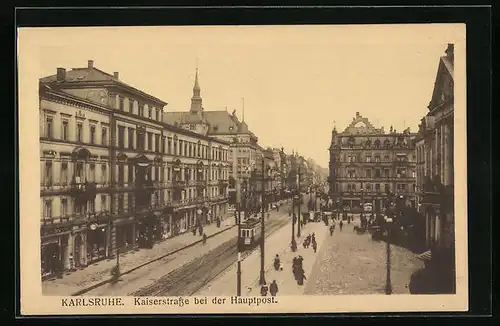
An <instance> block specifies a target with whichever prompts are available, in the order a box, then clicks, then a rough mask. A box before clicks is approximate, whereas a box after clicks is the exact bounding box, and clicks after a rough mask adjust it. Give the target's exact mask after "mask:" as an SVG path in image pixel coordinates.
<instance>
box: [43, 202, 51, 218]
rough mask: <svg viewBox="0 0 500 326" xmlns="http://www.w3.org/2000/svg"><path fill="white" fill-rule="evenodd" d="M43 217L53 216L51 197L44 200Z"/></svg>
mask: <svg viewBox="0 0 500 326" xmlns="http://www.w3.org/2000/svg"><path fill="white" fill-rule="evenodd" d="M43 217H44V218H46V219H47V218H51V217H52V200H51V199H47V200H45V201H44V205H43Z"/></svg>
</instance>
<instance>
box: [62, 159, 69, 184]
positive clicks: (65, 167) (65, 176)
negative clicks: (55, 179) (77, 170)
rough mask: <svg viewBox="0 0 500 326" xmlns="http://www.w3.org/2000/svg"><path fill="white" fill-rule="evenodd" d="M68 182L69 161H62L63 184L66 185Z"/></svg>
mask: <svg viewBox="0 0 500 326" xmlns="http://www.w3.org/2000/svg"><path fill="white" fill-rule="evenodd" d="M67 184H68V163H67V162H62V163H61V185H63V186H66V185H67Z"/></svg>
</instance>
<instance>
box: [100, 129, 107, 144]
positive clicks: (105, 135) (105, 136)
mask: <svg viewBox="0 0 500 326" xmlns="http://www.w3.org/2000/svg"><path fill="white" fill-rule="evenodd" d="M101 132H102V138H101V139H102V144H103V145H105V146H106V145H108V129H107V128H105V127H102V131H101Z"/></svg>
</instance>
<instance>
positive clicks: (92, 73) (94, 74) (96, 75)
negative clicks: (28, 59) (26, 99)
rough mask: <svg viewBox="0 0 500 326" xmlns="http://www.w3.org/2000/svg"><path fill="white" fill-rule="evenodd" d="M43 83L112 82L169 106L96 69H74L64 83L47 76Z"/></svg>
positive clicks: (43, 78)
mask: <svg viewBox="0 0 500 326" xmlns="http://www.w3.org/2000/svg"><path fill="white" fill-rule="evenodd" d="M40 82H41V83H47V84H50V83H61V84H62V83H64V84H67V85H79V84H88V83H96V82H97V83H99V82H101V83H102V82H110V83H113V84H115V85H117V86H121V87H124V88H126V89H128V90H129V91H132V92H134V93H137V94H139V95H141V96H144V97H146V98H149V99H150V100H152V101H155V102H158V103H160V104H162V105H167V103H166V102H164V101H162V100H160V99H159V98H157V97H155V96H152V95H150V94H148V93H145V92H143V91H141V90H139V89H137V88H135V87H133V86H131V85H129V84H126V83H124V82H122V81H120V80H119V79H118V78H115V77H114V76H113V75H110V74H108V73H106V72H104V71H102V70H100V69H97V68H96V67H93V66H92V67H85V68H72V69H71V70H67V71H65V78H64V81H58V80H57V74H54V75H50V76H46V77H42V78H40Z"/></svg>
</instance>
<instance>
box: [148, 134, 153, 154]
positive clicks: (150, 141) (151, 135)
mask: <svg viewBox="0 0 500 326" xmlns="http://www.w3.org/2000/svg"><path fill="white" fill-rule="evenodd" d="M147 134H148V151H152V150H153V133H151V132H148V133H147Z"/></svg>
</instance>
